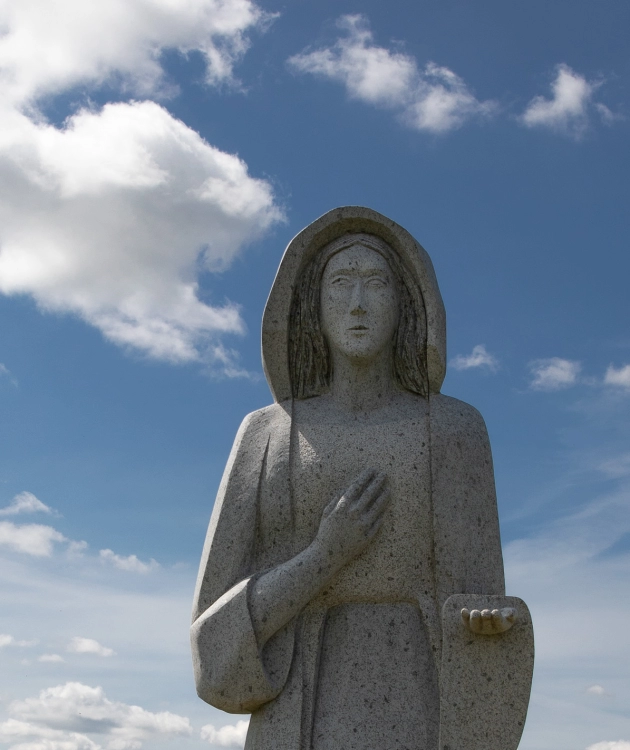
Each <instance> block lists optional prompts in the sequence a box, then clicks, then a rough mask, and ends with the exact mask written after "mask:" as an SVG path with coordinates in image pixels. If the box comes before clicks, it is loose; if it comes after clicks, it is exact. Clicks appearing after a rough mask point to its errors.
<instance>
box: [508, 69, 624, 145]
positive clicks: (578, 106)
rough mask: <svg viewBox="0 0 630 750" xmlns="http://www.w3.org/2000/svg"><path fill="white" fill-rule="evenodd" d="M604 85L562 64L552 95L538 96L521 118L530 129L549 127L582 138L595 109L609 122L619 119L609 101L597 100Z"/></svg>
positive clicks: (557, 70)
mask: <svg viewBox="0 0 630 750" xmlns="http://www.w3.org/2000/svg"><path fill="white" fill-rule="evenodd" d="M601 84H602V81H587V80H586V78H584V76H581V75H580V74H579V73H576V72H575V71H574V70H572V69H571V68H570V67H569V66H568V65H565V64H560V65H558V66H557V68H556V77H555V79H554V81H553V82H552V84H551V98H550V99H546V98H545V97H544V96H535V97H534V98H533V99H532V100H531V101H530V102H529V104H528V105H527V108H526V110H525V112H523V114H522V115H521V118H520V120H521V122H522V123H523V125H525V126H527V127H529V128H548V129H551V130H555V131H556V132H558V133H563V134H564V135H569V136H572V137H574V138H577V139H579V138H581V137H582V136H583V135H584V133H585V132H586V130H587V129H588V127H589V123H590V118H591V114H592V113H593V111H595V112H597V113H598V115H599V116H600V117H601V119H602V120H603V121H604V122H605V123H611V122H612V121H613V120H615V119H616V117H615V115H614V114H613V113H612V112H611V111H610V109H608V107H606V105H605V104H602V103H599V102H594V101H593V97H594V94H595V92H596V91H597V89H598V88H599V87H600V86H601Z"/></svg>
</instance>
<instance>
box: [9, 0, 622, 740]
mask: <svg viewBox="0 0 630 750" xmlns="http://www.w3.org/2000/svg"><path fill="white" fill-rule="evenodd" d="M629 22H630V6H629V5H628V4H627V3H626V2H624V1H623V0H606V2H601V3H595V2H586V1H584V0H571V1H565V0H554V2H553V3H549V2H540V1H539V0H533V1H531V2H529V3H526V4H525V3H519V4H516V3H505V2H498V1H493V0H487V1H486V2H483V3H467V2H463V1H462V2H451V1H450V0H446V1H445V0H442V1H441V2H438V1H437V0H433V1H431V2H426V1H424V0H423V1H422V2H414V3H412V2H402V1H391V2H389V3H387V4H384V3H377V2H368V1H364V2H361V3H358V2H349V1H347V0H335V1H334V2H332V1H325V0H320V2H317V3H313V2H311V3H306V2H297V1H295V0H294V1H293V2H291V1H289V2H285V3H274V2H272V1H271V0H269V2H267V1H264V0H261V1H260V2H259V3H254V2H253V1H252V0H187V1H186V2H184V0H171V1H170V2H167V0H124V2H123V0H94V2H91V3H81V2H79V0H54V2H50V0H49V1H48V2H44V0H19V1H18V0H9V1H8V2H6V3H4V4H3V5H2V7H1V8H0V29H1V34H2V35H0V90H1V96H0V363H1V365H0V409H1V412H0V413H1V414H2V419H1V420H0V439H1V441H2V443H1V444H2V451H1V452H0V556H1V558H2V564H1V565H0V589H1V591H2V594H1V597H2V612H1V614H0V661H1V668H0V743H4V745H3V746H6V747H7V748H15V749H16V750H17V749H18V748H19V749H20V750H62V748H63V750H98V749H99V748H105V749H106V750H127V749H131V748H137V747H145V748H156V750H157V749H159V748H162V747H163V748H168V747H174V746H178V747H179V746H181V747H182V748H191V750H195V749H196V748H204V747H239V746H241V745H242V738H243V736H244V724H242V723H240V724H239V723H238V722H239V721H242V720H241V719H240V717H231V716H228V715H226V714H222V713H220V712H218V711H215V710H214V709H211V708H209V707H208V706H206V705H205V704H203V703H202V702H201V701H199V700H198V699H197V697H196V695H195V693H194V687H193V683H192V675H191V669H190V664H189V654H188V643H187V638H188V635H187V628H188V619H189V612H190V606H191V597H192V589H193V586H194V580H195V576H196V569H197V563H198V559H199V555H200V551H201V545H202V542H203V537H204V535H205V530H206V526H207V521H208V518H209V515H210V512H211V509H212V502H213V497H214V493H215V491H216V488H217V485H218V483H219V480H220V476H221V473H222V470H223V466H224V464H225V460H226V458H227V455H228V452H229V450H230V447H231V443H232V440H233V437H234V434H235V432H236V429H237V427H238V424H239V423H240V421H241V419H242V418H243V416H244V415H245V414H246V413H247V412H249V411H252V410H253V409H256V408H259V407H261V406H263V405H265V404H267V403H269V400H270V395H269V391H268V388H267V385H266V383H265V380H264V377H263V376H262V370H261V364H260V353H259V332H260V319H261V314H262V310H263V307H264V303H265V299H266V296H267V294H268V291H269V288H270V286H271V282H272V280H273V277H274V274H275V270H276V268H277V265H278V262H279V259H280V257H281V254H282V251H283V249H284V247H285V246H286V244H287V243H288V241H289V240H290V239H291V237H292V236H293V235H294V234H295V233H296V232H297V231H299V230H300V229H301V228H302V227H303V226H305V225H306V224H308V223H310V222H311V221H313V220H314V219H315V218H317V217H318V216H319V215H321V214H322V213H324V212H325V211H326V210H328V209H330V208H332V207H334V206H337V205H347V204H360V205H366V206H369V207H371V208H374V209H376V210H378V211H381V212H382V213H384V214H386V215H388V216H390V217H391V218H392V219H394V220H395V221H397V222H398V223H400V224H402V226H404V227H405V228H406V229H408V230H409V231H410V232H411V233H412V234H413V235H414V236H415V237H416V238H417V239H418V240H419V241H420V242H421V243H422V244H423V245H424V246H425V248H426V249H427V251H428V252H429V254H430V255H431V257H432V259H433V262H434V265H435V268H436V272H437V276H438V280H439V283H440V287H441V290H442V294H443V297H444V300H445V304H446V310H447V317H448V341H449V360H450V367H449V372H448V375H447V379H446V382H445V385H444V389H443V390H444V392H445V393H448V394H449V395H453V396H456V397H458V398H461V399H463V400H465V401H468V402H470V403H472V404H473V405H475V406H476V407H477V408H479V409H480V410H481V412H482V414H483V415H484V417H485V418H486V421H487V424H488V428H489V431H490V437H491V440H492V445H493V451H494V458H495V469H496V477H497V487H498V493H499V511H500V517H501V528H502V536H503V542H504V550H505V559H506V573H507V583H508V593H509V594H513V595H517V596H521V597H522V598H524V599H525V600H526V601H527V602H528V604H529V605H530V608H531V610H532V613H533V616H534V621H535V628H536V638H537V664H536V674H535V681H534V690H533V694H532V702H531V708H530V714H529V718H528V723H527V726H526V729H525V733H524V737H523V741H522V744H521V747H522V748H523V750H587V748H589V750H630V710H629V708H628V706H630V685H629V681H628V674H630V646H629V643H628V637H627V625H626V623H627V622H628V619H629V618H630V604H629V603H628V602H629V600H630V597H629V596H628V594H629V593H630V589H629V584H628V581H629V576H628V573H629V570H630V511H629V507H628V506H629V503H628V500H629V498H630V441H629V437H630V428H629V427H628V425H629V424H630V421H629V417H630V333H629V332H628V312H629V306H630V305H629V302H628V300H629V294H628V278H629V276H630V261H629V254H628V238H629V237H630V212H629V211H628V199H627V196H628V188H629V185H628V182H629V177H628V175H630V155H629V149H628V145H627V144H628V134H629V127H630V56H629V55H628V45H627V29H628V28H629ZM132 706H136V707H140V708H136V709H134V708H131V707H132Z"/></svg>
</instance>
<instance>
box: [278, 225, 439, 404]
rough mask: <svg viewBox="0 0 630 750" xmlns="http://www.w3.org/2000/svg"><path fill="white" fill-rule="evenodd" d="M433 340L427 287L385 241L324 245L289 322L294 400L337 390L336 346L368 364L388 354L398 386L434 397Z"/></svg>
mask: <svg viewBox="0 0 630 750" xmlns="http://www.w3.org/2000/svg"><path fill="white" fill-rule="evenodd" d="M426 343H427V326H426V314H425V308H424V301H423V298H422V292H421V290H420V287H419V285H418V283H417V281H416V280H415V277H414V275H413V274H412V273H410V271H409V269H407V268H406V267H405V265H404V262H403V261H402V259H401V258H400V257H399V255H398V254H397V253H396V252H395V251H394V250H393V249H392V248H391V247H390V245H388V244H387V243H386V242H385V241H384V240H382V239H381V238H380V237H377V236H375V235H371V234H367V233H356V234H346V235H344V236H342V237H339V238H337V239H335V240H333V241H332V242H330V243H328V244H327V245H325V246H324V247H323V248H321V249H320V250H319V252H317V253H316V254H315V255H314V256H313V257H312V258H311V259H310V261H309V262H308V263H307V264H306V265H305V266H304V268H303V269H302V271H301V273H300V275H299V278H298V279H297V283H296V285H295V286H294V290H293V299H292V301H291V307H290V319H289V372H290V378H291V388H292V392H293V397H294V398H299V399H300V398H309V397H311V396H317V395H321V394H322V393H325V392H326V391H327V390H328V389H329V387H330V384H331V381H332V379H333V378H334V372H333V366H332V361H333V357H332V356H331V355H332V352H331V349H334V350H336V351H338V352H339V353H340V354H341V355H343V356H347V357H350V358H354V359H355V360H361V361H362V362H364V363H365V365H366V366H369V364H370V360H371V358H373V357H374V356H377V355H378V354H380V353H381V352H382V351H383V350H388V353H390V354H391V363H392V378H393V379H394V381H395V382H396V383H397V384H398V386H399V387H401V388H403V389H405V390H408V391H411V392H412V393H417V394H419V395H421V396H427V395H428V390H429V388H428V380H427V355H426Z"/></svg>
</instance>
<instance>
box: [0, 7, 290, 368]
mask: <svg viewBox="0 0 630 750" xmlns="http://www.w3.org/2000/svg"><path fill="white" fill-rule="evenodd" d="M270 18H271V16H270V15H269V14H267V13H265V12H264V11H262V10H261V9H260V8H259V7H258V6H257V5H256V4H255V3H254V2H252V0H187V2H185V3H177V2H173V1H172V0H102V1H101V2H98V3H96V4H94V3H87V4H86V3H84V2H80V0H57V2H55V3H50V2H46V0H9V1H8V2H5V3H3V4H1V5H0V29H2V34H1V35H0V293H3V294H5V295H29V296H31V297H32V298H33V299H34V300H35V301H36V302H37V304H38V306H39V307H40V309H41V310H43V311H54V312H66V313H71V314H75V315H77V316H78V317H80V318H81V319H82V320H84V321H85V322H87V323H88V324H90V325H93V326H95V327H96V328H97V329H99V330H100V331H101V332H102V334H103V335H104V336H105V337H106V338H107V339H108V340H110V341H112V342H114V343H115V344H117V345H119V346H122V347H124V348H127V349H130V350H133V351H136V352H140V353H142V354H144V355H147V356H149V357H152V358H155V359H160V360H165V361H169V362H174V363H183V362H195V361H203V362H204V363H207V364H211V365H212V364H214V366H215V369H217V370H220V371H223V372H224V373H226V374H228V375H239V374H242V373H241V372H240V371H239V369H238V367H237V365H236V364H235V356H234V353H233V352H231V351H230V349H228V348H226V346H225V345H224V344H223V343H222V338H221V337H222V335H223V334H239V333H243V330H244V325H243V322H242V319H241V317H240V314H239V310H238V307H237V306H236V305H234V304H231V303H229V302H225V303H222V304H221V303H220V304H216V303H212V302H211V301H210V300H208V299H207V294H206V293H203V294H202V293H200V290H199V276H200V274H201V273H203V272H204V271H218V270H221V269H223V268H226V267H227V266H228V265H229V264H230V262H231V261H232V260H233V259H234V257H235V256H236V255H237V254H238V253H239V252H240V251H241V250H242V249H243V247H244V246H245V245H247V244H248V243H249V242H251V241H253V240H255V239H257V238H258V237H260V236H261V235H262V234H263V233H264V232H265V231H266V230H267V229H268V228H269V227H270V226H271V225H272V224H274V223H275V222H277V221H279V220H280V219H281V218H282V213H281V210H280V209H279V208H278V206H277V205H276V203H275V200H274V196H273V192H272V188H271V185H270V184H269V182H267V181H265V180H259V179H255V178H252V177H251V176H250V175H249V174H248V170H247V166H246V164H245V163H244V162H243V161H242V160H240V159H239V158H238V157H236V156H234V155H231V154H227V153H225V152H223V151H221V150H219V149H217V148H215V147H213V146H212V145H210V144H208V143H207V142H205V141H204V140H203V139H202V138H201V137H200V136H199V134H198V133H196V132H195V131H193V130H191V129H190V128H188V127H187V126H186V125H185V124H184V123H182V122H180V121H179V120H177V119H175V118H174V117H172V115H170V114H169V112H167V110H166V109H164V108H163V107H160V106H159V105H158V104H156V103H155V102H151V101H127V102H124V101H123V102H118V103H114V104H108V105H105V106H104V107H103V108H102V109H100V110H93V109H89V108H84V109H80V110H79V111H77V112H74V113H73V114H72V115H71V116H70V117H68V119H67V120H66V122H65V123H64V124H63V125H62V126H61V127H54V126H53V125H51V124H49V123H47V122H46V120H45V118H44V117H43V115H42V114H41V112H40V111H39V110H38V106H39V105H40V104H41V101H43V99H42V97H48V98H50V97H52V96H55V95H58V94H63V93H66V92H67V91H69V90H71V89H72V90H73V91H76V89H77V87H79V95H81V93H82V92H83V93H85V92H86V91H87V90H89V89H90V88H94V87H98V86H100V85H101V84H103V83H108V84H109V85H111V86H112V87H114V89H115V90H116V94H117V97H119V96H120V95H122V96H123V97H125V96H128V95H129V94H130V92H135V93H136V94H138V93H139V94H141V95H143V96H149V95H161V94H162V93H164V86H165V85H167V84H165V83H164V81H163V70H162V68H161V65H160V56H161V55H162V53H163V52H164V51H165V50H167V49H177V50H180V51H182V52H183V53H187V52H190V51H195V50H196V51H198V52H200V53H201V54H202V55H203V57H204V59H205V62H206V72H207V80H208V82H209V83H219V82H222V81H223V82H229V81H232V80H233V66H234V64H235V62H236V61H237V60H238V58H239V57H240V56H241V55H242V54H243V52H244V51H245V49H246V48H247V46H248V42H247V33H248V32H249V31H251V30H252V29H254V28H261V27H262V26H264V25H265V23H267V21H268V20H269V19H270ZM81 87H82V88H81ZM0 374H2V372H0Z"/></svg>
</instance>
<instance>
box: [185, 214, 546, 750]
mask: <svg viewBox="0 0 630 750" xmlns="http://www.w3.org/2000/svg"><path fill="white" fill-rule="evenodd" d="M263 361H264V365H265V373H266V375H267V378H268V381H269V384H270V387H271V390H272V393H273V395H274V399H275V403H274V404H272V405H271V406H269V407H266V408H265V409H261V410H260V411H258V412H254V413H253V414H250V415H248V416H247V417H246V418H245V420H244V422H243V424H242V426H241V429H240V430H239V433H238V435H237V437H236V440H235V443H234V447H233V449H232V453H231V455H230V459H229V461H228V465H227V467H226V470H225V474H224V477H223V480H222V482H221V486H220V488H219V493H218V496H217V499H216V502H215V507H214V511H213V514H212V519H211V522H210V527H209V530H208V536H207V540H206V544H205V547H204V551H203V556H202V561H201V567H200V572H199V578H198V583H197V591H196V594H195V604H194V612H193V625H192V629H191V639H192V650H193V664H194V670H195V679H196V684H197V691H198V693H199V695H200V697H201V698H202V699H203V700H205V701H207V702H208V703H210V704H212V705H214V706H216V707H218V708H220V709H223V710H225V711H229V712H237V713H238V712H250V713H251V714H252V717H251V722H250V728H249V733H248V736H247V742H246V748H247V750H355V749H356V750H389V749H390V748H391V749H392V750H393V749H396V750H405V749H406V748H408V749H409V750H411V748H413V750H438V748H440V750H464V748H466V750H477V749H479V750H482V748H483V750H515V748H516V747H517V746H518V742H519V739H520V736H521V733H522V730H523V724H524V721H525V715H526V711H527V702H528V699H529V690H530V684H531V673H532V665H533V634H532V627H531V618H530V616H529V612H528V610H527V607H526V606H525V604H524V603H523V602H521V601H520V600H517V599H514V598H512V597H505V595H504V594H505V592H504V581H503V562H502V556H501V545H500V538H499V527H498V518H497V510H496V498H495V489H494V476H493V468H492V458H491V453H490V446H489V442H488V436H487V432H486V428H485V425H484V422H483V419H482V417H481V416H480V415H479V413H478V412H477V411H476V410H475V409H474V408H472V407H471V406H469V405H467V404H464V403H462V402H461V401H457V400H456V399H453V398H449V397H448V396H443V395H441V394H440V387H441V384H442V381H443V379H444V374H445V368H446V334H445V314H444V307H443V304H442V299H441V296H440V292H439V289H438V286H437V281H436V279H435V274H434V272H433V267H432V264H431V261H430V259H429V257H428V255H427V254H426V252H425V251H424V250H423V249H422V248H421V247H420V245H418V243H417V242H416V241H415V240H414V239H413V238H412V237H411V236H410V235H409V234H408V233H407V232H406V231H405V230H404V229H402V228H401V227H399V226H398V225H397V224H395V223H394V222H392V221H391V220H389V219H387V218H386V217H384V216H381V215H380V214H377V213H376V212H374V211H371V210H370V209H366V208H358V207H346V208H340V209H335V210H334V211H331V212H329V213H328V214H326V215H325V216H323V217H321V218H320V219H318V220H317V221H316V222H314V223H313V224H311V225H310V226H309V227H307V228H306V229H305V230H304V231H303V232H301V233H300V234H299V235H298V236H297V237H296V238H295V239H294V240H293V241H292V242H291V244H290V245H289V247H288V248H287V251H286V253H285V255H284V258H283V260H282V263H281V266H280V269H279V271H278V275H277V277H276V280H275V282H274V286H273V288H272V291H271V294H270V297H269V301H268V303H267V308H266V310H265V315H264V320H263ZM462 610H464V613H463V615H462ZM485 610H490V612H485ZM493 610H494V616H492V614H491V612H492V611H493ZM482 611H483V614H482Z"/></svg>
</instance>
